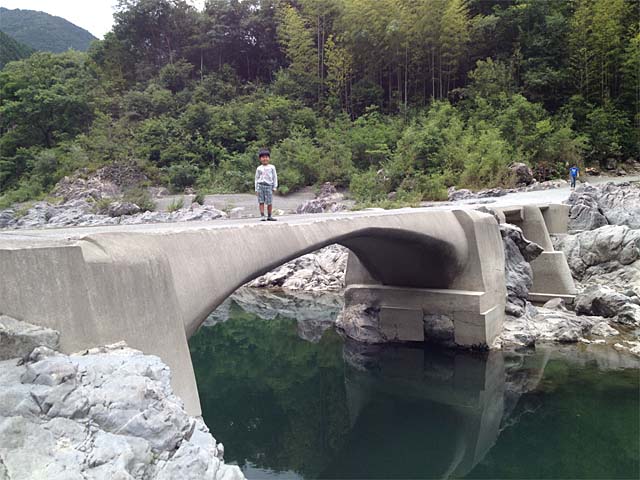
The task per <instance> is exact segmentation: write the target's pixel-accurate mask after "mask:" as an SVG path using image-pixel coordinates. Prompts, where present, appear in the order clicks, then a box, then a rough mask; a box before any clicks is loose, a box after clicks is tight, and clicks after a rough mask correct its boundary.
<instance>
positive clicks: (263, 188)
mask: <svg viewBox="0 0 640 480" xmlns="http://www.w3.org/2000/svg"><path fill="white" fill-rule="evenodd" d="M258 158H259V159H260V163H261V164H262V165H260V166H259V167H258V168H257V169H256V178H255V187H256V196H257V197H258V203H259V204H260V220H261V221H262V222H264V221H265V220H268V221H270V222H275V221H276V219H275V218H273V217H272V211H273V205H272V203H273V192H275V191H276V189H277V188H278V174H277V173H276V167H274V166H273V165H270V164H269V160H270V159H271V154H270V153H269V150H266V149H264V148H263V149H261V150H260V152H258ZM265 203H266V204H267V213H268V217H267V218H264V204H265Z"/></svg>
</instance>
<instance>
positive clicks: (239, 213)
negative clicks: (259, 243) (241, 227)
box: [229, 207, 247, 218]
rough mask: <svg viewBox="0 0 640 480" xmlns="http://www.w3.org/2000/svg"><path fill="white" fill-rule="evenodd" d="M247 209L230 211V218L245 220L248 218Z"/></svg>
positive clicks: (237, 208)
mask: <svg viewBox="0 0 640 480" xmlns="http://www.w3.org/2000/svg"><path fill="white" fill-rule="evenodd" d="M246 210H247V209H246V208H244V207H235V208H232V209H231V210H230V211H229V218H243V217H245V216H246V213H247V212H246Z"/></svg>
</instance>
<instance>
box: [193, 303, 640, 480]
mask: <svg viewBox="0 0 640 480" xmlns="http://www.w3.org/2000/svg"><path fill="white" fill-rule="evenodd" d="M339 304H340V301H339V298H337V297H331V296H328V295H323V296H322V297H313V296H306V297H303V298H302V299H301V298H300V297H288V296H286V295H272V294H269V295H268V296H267V297H261V296H260V295H258V294H253V293H248V294H243V295H241V296H240V297H239V298H238V299H237V301H231V302H227V303H226V304H225V305H223V306H222V307H221V308H220V309H219V310H218V311H217V312H215V314H214V316H213V317H211V319H210V321H209V322H208V325H207V326H204V327H203V328H201V329H200V330H199V331H198V332H197V334H196V335H194V337H192V339H191V341H190V349H191V356H192V359H193V364H194V367H195V372H196V377H197V381H198V389H199V393H200V399H201V403H202V407H203V417H204V420H205V422H206V423H207V425H208V426H209V427H210V428H211V430H212V432H213V434H214V435H215V437H216V438H217V439H218V440H219V441H222V442H223V443H224V445H225V460H226V462H227V463H235V464H238V465H240V467H241V468H242V469H243V471H244V472H245V475H246V476H247V478H250V479H262V478H265V479H282V480H284V479H316V478H350V479H351V478H638V477H640V453H639V452H640V414H639V412H640V376H639V372H640V362H638V360H637V359H635V358H633V357H630V356H625V355H622V354H619V353H617V352H615V351H612V350H611V349H610V348H605V347H600V348H597V347H591V346H590V347H589V349H587V347H584V346H579V347H576V346H558V345H556V346H549V347H548V348H543V349H540V348H538V349H537V350H536V351H521V352H516V351H510V352H476V353H469V352H460V351H459V352H456V351H451V350H442V349H438V348H437V347H434V346H429V345H407V346H387V347H365V346H362V345H356V344H353V343H351V342H345V341H344V340H343V338H342V337H340V336H339V335H338V334H337V333H336V332H335V330H334V329H333V328H332V327H331V320H332V319H333V318H334V317H335V314H336V312H337V310H338V309H339Z"/></svg>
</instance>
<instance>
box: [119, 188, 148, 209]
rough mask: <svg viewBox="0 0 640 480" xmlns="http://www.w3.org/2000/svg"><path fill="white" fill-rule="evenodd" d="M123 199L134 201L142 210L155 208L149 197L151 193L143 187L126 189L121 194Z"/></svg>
mask: <svg viewBox="0 0 640 480" xmlns="http://www.w3.org/2000/svg"><path fill="white" fill-rule="evenodd" d="M123 200H124V201H125V202H131V203H135V204H136V205H137V206H139V207H140V210H142V211H143V212H147V211H149V212H151V211H153V210H155V208H156V204H155V202H154V201H153V199H152V198H151V195H150V194H149V192H148V191H147V190H145V189H144V188H135V189H132V190H127V191H126V192H125V193H124V195H123Z"/></svg>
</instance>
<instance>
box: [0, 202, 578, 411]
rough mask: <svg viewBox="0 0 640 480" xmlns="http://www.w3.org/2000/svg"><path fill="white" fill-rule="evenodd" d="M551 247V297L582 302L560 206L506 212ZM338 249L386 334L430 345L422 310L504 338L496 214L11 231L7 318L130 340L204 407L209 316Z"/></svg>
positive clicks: (87, 339)
mask: <svg viewBox="0 0 640 480" xmlns="http://www.w3.org/2000/svg"><path fill="white" fill-rule="evenodd" d="M502 211H503V214H504V215H505V218H507V220H509V221H511V222H514V223H516V224H519V225H520V226H521V227H522V228H523V230H524V231H525V235H527V236H528V237H529V238H531V239H532V240H534V241H537V242H538V243H540V244H541V245H542V246H543V247H544V248H545V250H546V252H545V254H543V256H542V257H541V258H540V259H538V260H536V261H534V263H533V268H534V273H535V275H536V279H542V280H543V281H540V282H538V284H534V292H535V294H536V295H539V296H540V298H545V296H546V297H548V296H557V295H558V294H572V293H573V281H572V280H571V275H570V273H569V269H568V267H567V265H566V260H565V259H564V256H563V255H562V253H559V252H553V246H552V245H551V241H550V239H549V232H551V233H563V231H564V232H566V215H567V212H566V209H565V208H563V207H562V206H544V207H536V206H526V207H508V208H503V209H502ZM333 243H338V244H341V245H344V246H345V247H347V248H348V249H349V250H350V252H351V255H350V259H349V267H348V272H347V283H348V284H349V286H348V289H347V298H348V299H349V298H356V297H357V296H358V295H363V294H366V295H368V296H369V297H371V296H374V297H375V298H376V299H377V300H376V301H377V302H378V304H379V305H380V307H381V315H380V322H381V328H383V329H384V330H385V331H387V332H394V333H393V335H391V337H392V338H395V339H396V340H399V341H404V340H421V339H422V331H423V327H422V325H423V324H422V318H423V313H424V312H427V313H442V314H447V316H449V318H451V319H452V321H453V323H454V335H455V340H456V343H458V344H460V345H465V346H471V345H487V344H491V342H492V341H493V340H494V339H495V337H496V336H497V335H499V334H500V332H501V329H502V322H503V319H504V306H505V298H506V289H505V280H504V252H503V248H502V241H501V238H500V232H499V228H498V224H497V222H496V220H495V219H494V217H493V216H491V215H488V214H484V213H480V212H478V211H475V210H470V209H469V210H464V209H458V210H444V209H434V208H427V209H402V210H393V211H382V212H349V213H345V214H331V215H306V216H292V217H288V218H282V219H281V221H280V222H278V223H258V222H255V220H253V221H247V220H241V221H234V220H226V221H220V220H218V221H214V222H194V223H180V224H160V225H126V226H125V225H122V226H109V227H88V228H69V229H59V230H31V231H4V232H1V233H0V272H1V273H0V275H1V276H2V282H0V313H2V314H5V315H9V316H11V317H14V318H17V319H20V320H24V321H27V322H30V323H33V324H37V325H42V326H46V327H50V328H54V329H56V330H58V331H60V332H61V333H62V335H61V349H62V350H63V351H65V352H74V351H78V350H82V349H85V348H90V347H94V346H98V345H104V344H109V343H114V342H117V341H121V340H125V341H126V342H127V344H128V345H130V346H131V347H133V348H137V349H140V350H142V351H143V352H145V353H148V354H155V355H158V356H160V357H161V358H162V359H163V360H164V361H165V362H166V363H167V364H168V365H169V366H170V367H171V369H172V375H173V386H174V390H175V391H176V393H177V394H178V395H179V396H180V397H181V398H182V399H183V400H184V402H185V405H186V408H187V410H188V411H189V413H191V414H194V415H198V414H199V413H200V403H199V399H198V391H197V388H196V385H195V377H194V374H193V367H192V365H191V359H190V355H189V348H188V345H187V340H188V338H189V337H190V336H191V335H193V334H194V333H195V332H196V330H197V329H198V327H199V326H200V325H201V324H202V322H203V321H204V320H205V319H206V317H207V316H208V314H209V313H210V312H211V311H213V310H214V309H215V308H216V307H217V306H218V305H219V304H220V303H222V302H223V301H224V299H225V298H226V297H227V296H229V295H230V294H231V293H232V292H233V291H234V290H236V289H237V288H238V287H240V286H241V285H243V284H245V283H246V282H248V281H250V280H252V279H253V278H256V277H258V276H260V275H262V274H264V273H266V272H268V271H270V270H271V269H273V268H275V267H277V266H279V265H281V264H283V263H285V262H287V261H289V260H292V259H294V258H296V257H299V256H300V255H303V254H305V253H309V252H311V251H314V250H317V249H319V248H322V247H324V246H326V245H330V244H333Z"/></svg>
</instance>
